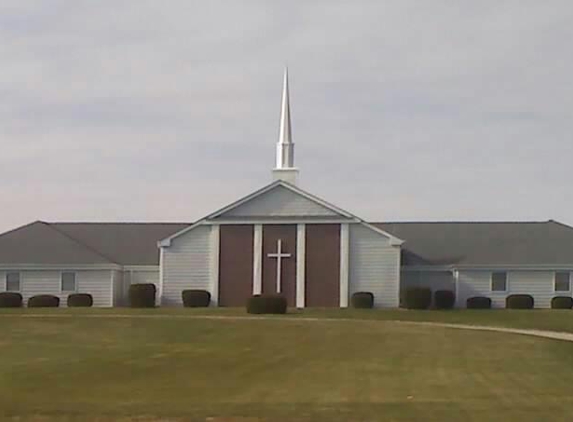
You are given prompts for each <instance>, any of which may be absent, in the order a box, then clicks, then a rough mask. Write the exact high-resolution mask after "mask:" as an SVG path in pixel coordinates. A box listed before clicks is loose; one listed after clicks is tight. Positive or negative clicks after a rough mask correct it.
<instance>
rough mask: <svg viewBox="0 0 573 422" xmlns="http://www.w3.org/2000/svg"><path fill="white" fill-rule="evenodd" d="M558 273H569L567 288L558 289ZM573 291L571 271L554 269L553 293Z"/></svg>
mask: <svg viewBox="0 0 573 422" xmlns="http://www.w3.org/2000/svg"><path fill="white" fill-rule="evenodd" d="M557 274H567V275H568V276H569V277H568V280H567V281H568V284H569V288H568V289H567V290H557ZM570 292H571V271H554V272H553V293H570Z"/></svg>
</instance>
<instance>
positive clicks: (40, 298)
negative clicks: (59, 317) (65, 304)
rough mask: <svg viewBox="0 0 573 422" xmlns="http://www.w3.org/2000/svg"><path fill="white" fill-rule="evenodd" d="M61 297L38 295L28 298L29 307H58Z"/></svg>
mask: <svg viewBox="0 0 573 422" xmlns="http://www.w3.org/2000/svg"><path fill="white" fill-rule="evenodd" d="M58 306H60V298H59V297H57V296H53V295H37V296H32V297H31V298H30V299H28V308H57V307H58Z"/></svg>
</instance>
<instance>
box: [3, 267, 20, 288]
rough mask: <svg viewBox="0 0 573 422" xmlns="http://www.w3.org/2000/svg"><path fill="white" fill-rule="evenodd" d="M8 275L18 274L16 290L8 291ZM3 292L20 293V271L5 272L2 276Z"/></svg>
mask: <svg viewBox="0 0 573 422" xmlns="http://www.w3.org/2000/svg"><path fill="white" fill-rule="evenodd" d="M10 274H18V290H8V276H9V275H10ZM4 291H5V292H13V293H21V292H22V273H21V272H20V271H6V273H5V274H4Z"/></svg>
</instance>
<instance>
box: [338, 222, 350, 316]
mask: <svg viewBox="0 0 573 422" xmlns="http://www.w3.org/2000/svg"><path fill="white" fill-rule="evenodd" d="M349 237H350V236H349V225H348V223H343V224H341V225H340V307H341V308H348V254H349Z"/></svg>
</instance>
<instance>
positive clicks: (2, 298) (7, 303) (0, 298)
mask: <svg viewBox="0 0 573 422" xmlns="http://www.w3.org/2000/svg"><path fill="white" fill-rule="evenodd" d="M21 307H22V295H21V294H20V293H15V292H2V293H0V308H21Z"/></svg>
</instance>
